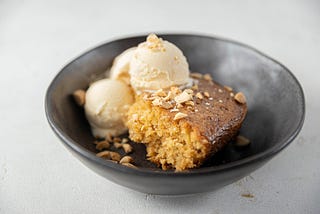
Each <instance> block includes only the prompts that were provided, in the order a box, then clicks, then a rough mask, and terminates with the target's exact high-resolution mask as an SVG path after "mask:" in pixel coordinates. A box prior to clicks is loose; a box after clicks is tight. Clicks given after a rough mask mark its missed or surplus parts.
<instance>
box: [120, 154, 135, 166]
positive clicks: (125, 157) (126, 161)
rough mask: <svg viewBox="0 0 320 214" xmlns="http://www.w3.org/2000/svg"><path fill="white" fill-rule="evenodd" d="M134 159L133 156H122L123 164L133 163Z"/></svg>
mask: <svg viewBox="0 0 320 214" xmlns="http://www.w3.org/2000/svg"><path fill="white" fill-rule="evenodd" d="M132 162H133V159H132V157H131V156H124V157H123V158H121V160H120V162H119V163H121V164H123V163H132Z"/></svg>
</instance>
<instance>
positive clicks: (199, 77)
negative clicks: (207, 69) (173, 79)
mask: <svg viewBox="0 0 320 214" xmlns="http://www.w3.org/2000/svg"><path fill="white" fill-rule="evenodd" d="M202 76H203V75H202V74H200V73H191V74H190V77H194V78H197V79H202Z"/></svg>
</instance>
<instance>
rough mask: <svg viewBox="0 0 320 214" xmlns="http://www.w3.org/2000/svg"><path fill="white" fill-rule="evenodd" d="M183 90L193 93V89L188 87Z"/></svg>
mask: <svg viewBox="0 0 320 214" xmlns="http://www.w3.org/2000/svg"><path fill="white" fill-rule="evenodd" d="M184 91H185V92H187V93H188V94H193V90H192V89H190V88H187V89H185V90H184Z"/></svg>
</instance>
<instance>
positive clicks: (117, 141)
mask: <svg viewBox="0 0 320 214" xmlns="http://www.w3.org/2000/svg"><path fill="white" fill-rule="evenodd" d="M121 141H122V140H121V138H120V137H115V138H113V142H115V143H120V142H121Z"/></svg>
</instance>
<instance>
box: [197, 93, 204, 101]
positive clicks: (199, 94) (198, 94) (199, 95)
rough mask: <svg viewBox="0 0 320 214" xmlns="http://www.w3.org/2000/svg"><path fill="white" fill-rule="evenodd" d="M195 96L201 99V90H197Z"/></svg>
mask: <svg viewBox="0 0 320 214" xmlns="http://www.w3.org/2000/svg"><path fill="white" fill-rule="evenodd" d="M196 97H197V98H199V99H200V100H202V99H203V96H202V94H201V92H198V93H197V94H196Z"/></svg>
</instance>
